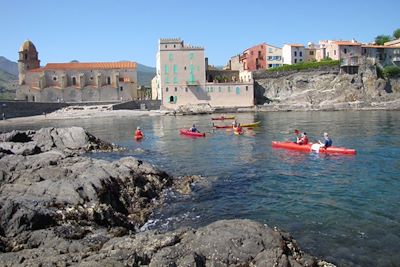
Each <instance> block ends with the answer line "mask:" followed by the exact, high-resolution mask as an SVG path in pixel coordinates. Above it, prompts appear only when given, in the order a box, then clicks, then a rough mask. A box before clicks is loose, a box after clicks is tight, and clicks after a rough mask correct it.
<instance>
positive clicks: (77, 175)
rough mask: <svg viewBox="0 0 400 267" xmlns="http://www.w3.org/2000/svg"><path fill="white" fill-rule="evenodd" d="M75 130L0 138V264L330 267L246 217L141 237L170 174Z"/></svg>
mask: <svg viewBox="0 0 400 267" xmlns="http://www.w3.org/2000/svg"><path fill="white" fill-rule="evenodd" d="M120 149H121V148H119V147H117V146H115V145H113V144H110V143H107V142H104V141H102V140H99V139H98V138H96V137H95V136H93V135H91V134H90V133H88V132H86V131H85V130H84V129H82V128H79V127H71V128H43V129H40V130H38V131H12V132H9V133H3V134H0V266H142V265H148V266H333V265H331V264H329V263H326V262H324V261H321V260H318V259H316V258H315V257H312V256H310V255H307V254H306V253H304V252H302V251H301V250H300V248H299V247H298V246H297V244H296V241H295V240H294V239H293V238H292V237H291V236H290V235H289V234H288V233H285V232H283V231H280V230H278V229H276V228H270V227H268V226H266V225H262V224H259V223H256V222H253V221H249V220H224V221H217V222H215V223H212V224H210V225H208V226H205V227H203V228H199V229H189V228H185V229H179V230H176V231H173V232H167V233H158V232H157V231H144V232H140V231H139V230H138V229H139V228H140V227H141V226H142V225H143V224H144V223H145V222H146V221H147V219H148V218H149V215H150V214H151V212H152V211H153V210H154V209H155V208H156V207H157V206H158V205H160V204H161V203H162V201H163V195H164V192H165V190H167V189H169V190H176V191H177V192H180V193H184V194H188V193H190V185H191V184H192V183H193V182H195V181H196V180H197V179H198V177H196V176H190V177H172V176H170V175H168V174H167V173H165V172H163V171H161V170H159V169H157V168H156V167H154V166H152V165H150V164H147V163H145V162H142V161H140V160H137V159H135V158H133V157H124V158H121V159H119V160H117V161H113V162H109V161H105V160H99V159H93V158H91V157H90V156H88V154H87V153H94V152H101V151H105V152H107V151H115V150H120Z"/></svg>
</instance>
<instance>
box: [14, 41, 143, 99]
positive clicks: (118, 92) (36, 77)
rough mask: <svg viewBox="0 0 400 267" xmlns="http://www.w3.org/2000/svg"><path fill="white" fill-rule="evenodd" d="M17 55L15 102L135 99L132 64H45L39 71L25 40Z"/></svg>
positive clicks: (32, 47)
mask: <svg viewBox="0 0 400 267" xmlns="http://www.w3.org/2000/svg"><path fill="white" fill-rule="evenodd" d="M18 53H19V60H18V70H19V76H18V78H19V87H18V89H17V93H16V97H17V99H18V100H25V101H29V102H96V101H126V100H132V99H135V98H137V94H138V91H137V90H138V84H137V71H136V63H135V62H131V61H122V62H92V63H83V62H82V63H81V62H71V63H48V64H46V65H45V66H44V67H41V66H40V60H39V56H38V52H37V50H36V47H35V45H34V44H33V43H32V42H31V41H29V40H27V41H25V42H24V43H23V44H22V45H21V47H20V49H19V52H18Z"/></svg>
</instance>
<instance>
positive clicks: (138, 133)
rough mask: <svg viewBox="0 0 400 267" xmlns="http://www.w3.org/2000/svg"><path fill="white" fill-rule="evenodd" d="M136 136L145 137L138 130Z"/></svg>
mask: <svg viewBox="0 0 400 267" xmlns="http://www.w3.org/2000/svg"><path fill="white" fill-rule="evenodd" d="M135 136H137V137H143V133H142V131H141V130H136V132H135Z"/></svg>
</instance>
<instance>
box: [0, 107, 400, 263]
mask: <svg viewBox="0 0 400 267" xmlns="http://www.w3.org/2000/svg"><path fill="white" fill-rule="evenodd" d="M399 115H400V113H399V112H385V111H376V112H375V111H362V112H361V111H350V112H278V113H256V114H253V113H245V114H237V117H238V121H239V122H243V123H245V122H252V121H257V120H260V121H262V124H261V127H259V128H257V129H254V130H253V131H250V132H249V133H248V134H247V135H245V136H235V135H232V133H231V132H229V131H225V130H216V131H212V127H211V117H212V116H211V115H203V116H179V117H170V116H165V117H141V118H119V119H117V118H112V119H111V118H104V119H91V120H89V119H84V120H66V121H61V122H55V123H54V122H51V124H52V125H54V126H67V125H77V126H83V127H85V128H87V129H88V130H89V131H91V132H92V133H93V134H95V135H96V136H99V137H101V138H103V139H105V140H108V141H111V142H114V143H117V144H119V145H122V146H125V147H127V148H128V150H127V151H125V152H123V153H107V154H103V153H100V154H97V155H95V156H96V157H102V158H107V159H116V158H119V157H122V156H127V155H134V156H135V157H137V158H140V159H143V160H146V161H150V162H152V163H154V164H156V165H157V166H159V167H160V168H162V169H164V170H166V171H168V172H169V173H171V174H174V175H192V174H199V175H203V176H204V177H206V178H205V180H204V181H201V182H199V183H198V184H196V185H194V188H193V194H191V195H190V196H180V195H177V194H173V193H170V194H169V195H168V197H167V203H166V204H165V205H164V206H163V207H162V208H160V209H159V210H157V212H156V213H155V214H153V216H152V218H151V219H152V221H151V223H149V224H147V225H146V226H147V227H148V228H157V229H161V230H170V229H175V228H177V227H181V226H193V227H197V226H202V225H206V224H208V223H210V222H213V221H215V220H219V219H232V218H248V219H253V220H256V221H259V222H262V223H266V224H268V225H270V226H277V227H279V228H282V229H284V230H287V231H289V232H290V233H291V234H292V235H293V236H294V237H295V239H296V240H297V241H298V243H299V244H300V246H301V248H302V249H303V250H305V251H306V252H308V253H310V254H313V255H316V256H320V257H323V258H324V259H326V260H328V261H331V262H333V263H336V264H338V265H339V266H399V264H400V254H399V253H398V251H399V249H400V207H399V203H400V194H399V191H400V181H399V178H400V174H399V173H400V134H399V133H400V116H399ZM192 123H196V125H197V126H198V128H199V129H200V130H204V131H207V132H210V134H208V135H207V137H206V138H188V137H186V136H181V135H179V133H178V129H180V128H182V127H190V126H191V124H192ZM215 123H216V124H223V123H224V122H215ZM226 123H228V122H226ZM46 124H47V125H46ZM49 125H50V122H49V123H42V124H41V125H35V126H33V125H20V126H7V127H3V128H0V130H10V129H14V128H19V129H28V128H40V127H42V126H49ZM138 125H140V126H141V127H142V129H143V130H144V133H145V135H146V139H145V140H143V141H142V142H136V141H134V140H133V138H132V135H133V131H134V129H135V128H136V126H138ZM294 129H299V130H301V131H306V132H307V133H308V136H309V138H310V141H315V140H317V139H322V133H323V132H324V131H328V132H329V133H330V135H331V137H332V139H333V142H334V145H337V146H345V147H349V148H354V149H356V150H357V152H358V154H357V155H355V156H340V155H323V154H312V153H311V154H310V153H303V152H296V151H287V150H282V149H272V148H271V141H272V140H292V139H293V138H294V134H293V131H294ZM137 148H140V149H143V150H144V152H137V151H135V149H137Z"/></svg>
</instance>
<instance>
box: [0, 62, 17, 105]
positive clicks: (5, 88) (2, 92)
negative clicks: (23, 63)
mask: <svg viewBox="0 0 400 267" xmlns="http://www.w3.org/2000/svg"><path fill="white" fill-rule="evenodd" d="M16 87H17V76H15V75H12V74H10V73H8V72H5V71H3V70H1V69H0V99H7V100H11V99H14V98H15V91H16Z"/></svg>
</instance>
